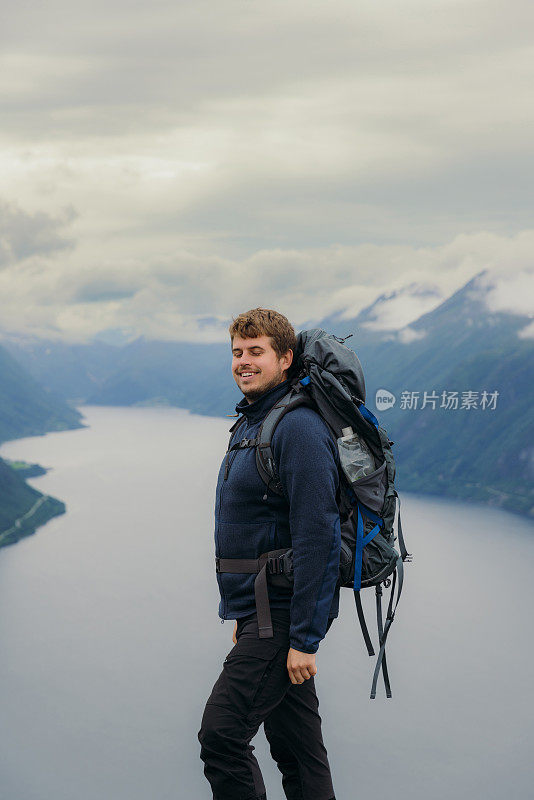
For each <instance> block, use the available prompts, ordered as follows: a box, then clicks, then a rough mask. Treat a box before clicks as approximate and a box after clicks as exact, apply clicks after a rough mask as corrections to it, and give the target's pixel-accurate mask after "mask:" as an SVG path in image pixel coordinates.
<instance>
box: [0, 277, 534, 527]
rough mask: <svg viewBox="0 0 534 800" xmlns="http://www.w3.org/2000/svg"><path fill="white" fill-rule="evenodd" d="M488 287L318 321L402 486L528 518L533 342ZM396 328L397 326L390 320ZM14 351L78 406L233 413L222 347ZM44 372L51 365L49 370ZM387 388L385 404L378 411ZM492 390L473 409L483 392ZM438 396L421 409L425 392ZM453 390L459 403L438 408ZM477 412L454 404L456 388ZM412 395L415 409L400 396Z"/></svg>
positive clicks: (393, 300)
mask: <svg viewBox="0 0 534 800" xmlns="http://www.w3.org/2000/svg"><path fill="white" fill-rule="evenodd" d="M494 289H495V281H494V278H493V277H492V275H491V274H490V273H489V272H488V271H487V270H485V271H483V272H481V273H479V274H478V275H476V276H475V277H474V278H472V279H471V280H470V281H469V282H468V283H466V284H465V286H463V287H461V288H460V289H459V290H458V291H456V292H454V293H453V294H452V295H451V296H450V297H442V295H441V293H440V292H439V290H437V289H436V287H434V286H432V285H423V284H416V283H412V284H409V285H408V286H406V287H403V288H402V289H398V290H395V291H393V292H385V293H382V294H381V295H380V296H379V297H377V298H376V300H375V301H374V302H373V303H372V304H370V305H369V306H367V307H366V308H364V309H362V310H361V311H360V312H359V313H358V314H357V315H355V316H351V315H350V311H349V310H347V309H343V308H341V309H340V310H339V311H338V312H337V313H335V314H331V315H330V316H328V317H326V318H325V319H323V320H321V321H319V322H315V323H313V322H311V323H309V324H307V325H306V326H304V327H323V328H325V329H326V330H328V331H330V332H332V333H334V334H336V335H337V336H340V337H344V336H348V335H349V334H352V337H351V338H349V339H347V342H346V343H347V345H348V346H350V347H351V348H352V349H354V350H355V352H356V353H357V354H358V357H359V358H360V361H361V362H362V366H363V369H364V373H365V380H366V390H367V397H366V405H367V406H368V407H369V408H370V409H371V410H372V411H373V412H374V413H376V414H377V415H378V417H379V419H380V423H381V424H382V425H383V426H384V427H385V428H386V429H387V430H388V433H389V435H390V438H392V439H393V440H394V441H395V447H394V452H395V455H396V459H397V463H398V470H397V477H398V485H399V488H400V489H401V490H402V489H405V490H411V491H419V492H424V493H432V494H439V495H447V496H449V497H458V498H466V499H471V500H477V501H480V502H484V503H490V504H493V505H497V506H501V507H503V508H506V509H508V510H511V511H516V512H518V513H521V514H526V515H529V516H534V495H533V491H532V489H531V485H532V477H533V476H534V475H533V471H534V466H533V463H534V449H533V445H532V441H533V436H532V434H533V432H534V412H533V411H532V409H531V405H530V403H529V391H530V389H531V387H532V385H533V377H534V376H533V374H532V371H533V363H534V359H533V356H534V339H532V338H522V336H523V334H522V333H521V332H522V331H523V330H525V329H526V328H527V326H529V325H532V317H530V316H528V315H525V314H521V313H514V312H510V311H493V310H491V302H490V297H491V293H492V292H493V291H494ZM398 319H400V320H401V321H402V323H403V324H400V325H398V326H397V327H395V326H394V322H395V320H398ZM9 346H10V348H11V352H12V353H13V355H16V356H17V358H20V360H21V361H22V362H23V363H24V364H25V365H26V366H27V368H28V370H30V371H31V372H32V374H33V375H34V376H36V377H37V376H39V377H40V379H41V380H43V381H44V382H46V383H45V385H46V386H47V388H48V389H50V390H53V391H56V392H61V393H62V394H63V396H65V397H70V398H72V397H78V398H80V400H79V401H80V402H82V401H83V402H86V403H94V404H110V405H135V404H141V405H142V404H157V403H164V404H170V405H176V406H182V407H184V408H188V409H190V410H191V411H194V412H196V413H199V414H209V415H224V414H230V413H232V412H233V409H234V406H235V403H236V402H237V401H238V400H239V399H240V394H239V392H238V390H237V388H236V386H235V384H234V381H233V379H232V377H231V374H230V350H229V347H228V344H227V343H224V344H196V343H186V342H157V341H149V340H146V339H144V338H142V337H140V338H138V339H136V340H135V341H129V342H128V343H126V344H124V345H123V346H112V345H109V344H106V343H104V342H102V341H95V342H91V343H88V344H86V345H70V346H69V345H62V344H57V343H56V344H54V343H51V342H48V343H42V342H41V343H39V342H34V343H33V344H32V345H31V346H29V345H28V343H27V342H26V344H25V345H24V347H21V343H20V342H19V343H15V342H13V341H11V342H10V343H9ZM52 366H53V368H51V367H52ZM378 390H387V391H389V392H390V393H391V394H392V395H394V397H395V398H396V401H395V404H394V405H393V407H390V408H387V409H386V410H378V409H377V406H376V402H375V400H376V393H377V391H378ZM484 391H485V392H487V393H492V392H497V393H498V394H497V396H496V405H495V408H492V407H491V406H490V407H486V408H485V409H482V408H481V407H480V403H481V401H482V397H483V394H482V393H483V392H484ZM425 392H427V395H432V394H435V395H436V396H437V398H438V401H437V402H435V403H434V405H435V406H436V407H435V408H433V407H432V404H431V403H427V404H426V407H424V408H422V407H421V405H422V402H423V399H424V393H425ZM443 392H445V393H446V395H447V394H448V393H450V392H457V393H458V394H457V397H458V399H459V403H458V408H450V407H449V408H447V407H441V398H442V396H443ZM468 392H474V393H476V403H475V406H476V407H472V408H465V407H464V408H462V398H463V397H464V395H463V394H462V393H468ZM411 393H419V394H418V396H417V397H418V405H417V407H414V408H410V407H409V404H408V403H406V402H405V401H404V399H403V398H406V397H409V396H411Z"/></svg>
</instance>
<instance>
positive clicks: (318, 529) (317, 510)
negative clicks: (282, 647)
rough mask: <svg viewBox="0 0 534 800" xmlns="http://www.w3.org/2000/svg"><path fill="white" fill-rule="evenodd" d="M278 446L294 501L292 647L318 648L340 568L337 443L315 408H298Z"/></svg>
mask: <svg viewBox="0 0 534 800" xmlns="http://www.w3.org/2000/svg"><path fill="white" fill-rule="evenodd" d="M272 449H273V455H274V460H275V464H276V467H277V469H278V474H279V477H280V482H281V484H282V488H283V490H284V492H285V496H286V499H287V501H288V503H289V527H290V534H291V543H292V547H293V569H294V587H293V596H292V598H291V627H290V632H289V637H290V646H291V647H293V648H295V649H296V650H300V651H301V652H304V653H315V652H317V649H318V647H319V642H320V641H321V640H322V639H323V638H324V636H325V633H326V627H327V624H328V612H329V610H330V606H331V603H332V599H333V596H334V592H335V590H336V583H337V578H338V573H339V556H340V549H341V527H340V521H339V509H338V505H337V502H336V492H337V488H338V484H339V473H338V455H337V446H336V443H335V441H334V439H333V436H332V435H331V434H330V431H329V429H328V427H327V425H326V423H325V422H324V421H323V420H322V419H321V417H320V416H319V415H318V414H317V413H316V412H315V411H312V410H311V409H309V408H297V409H294V410H293V411H291V412H290V413H288V414H287V415H286V416H285V417H283V418H282V419H281V420H280V423H279V424H278V426H277V428H276V430H275V432H274V435H273V441H272Z"/></svg>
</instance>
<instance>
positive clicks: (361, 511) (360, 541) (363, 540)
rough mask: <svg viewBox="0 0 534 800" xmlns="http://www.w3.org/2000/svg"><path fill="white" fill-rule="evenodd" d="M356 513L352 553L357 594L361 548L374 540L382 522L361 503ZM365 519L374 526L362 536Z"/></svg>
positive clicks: (360, 579) (359, 585) (359, 579)
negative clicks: (373, 523)
mask: <svg viewBox="0 0 534 800" xmlns="http://www.w3.org/2000/svg"><path fill="white" fill-rule="evenodd" d="M356 511H357V514H358V517H357V520H358V521H357V524H356V550H355V553H354V584H353V589H354V591H355V592H359V591H360V589H361V586H362V556H363V548H364V547H365V545H366V544H368V543H369V542H370V541H371V539H374V538H375V536H376V534H377V533H380V528H382V527H383V525H384V520H383V519H382V518H381V517H379V516H378V514H375V513H374V511H371V509H370V508H367V506H364V505H363V504H362V503H359V502H358V503H357V504H356ZM364 516H365V517H367V518H368V519H370V520H371V521H372V522H375V523H376V524H375V526H374V528H373V529H372V530H370V531H369V533H368V534H367V535H366V536H364V535H363V517H364Z"/></svg>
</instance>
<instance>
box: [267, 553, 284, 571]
mask: <svg viewBox="0 0 534 800" xmlns="http://www.w3.org/2000/svg"><path fill="white" fill-rule="evenodd" d="M282 558H283V556H271V557H270V558H269V560H268V565H269V573H270V574H271V575H281V574H282V572H283V571H284V570H283V564H282Z"/></svg>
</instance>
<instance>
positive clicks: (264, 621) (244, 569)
mask: <svg viewBox="0 0 534 800" xmlns="http://www.w3.org/2000/svg"><path fill="white" fill-rule="evenodd" d="M291 552H292V551H291V548H288V547H286V548H284V549H282V550H269V552H267V553H262V554H261V556H260V557H259V558H216V559H215V571H216V572H234V573H240V574H254V573H258V577H257V578H256V580H255V581H254V597H255V600H256V612H257V614H258V635H259V638H260V639H272V637H273V624H272V619H271V609H270V606H269V591H268V589H267V580H268V576H271V575H279V576H283V575H286V574H288V573H289V572H290V570H291V559H290V557H289V556H288V554H289V553H291ZM271 580H272V579H271ZM288 585H289V584H288Z"/></svg>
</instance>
